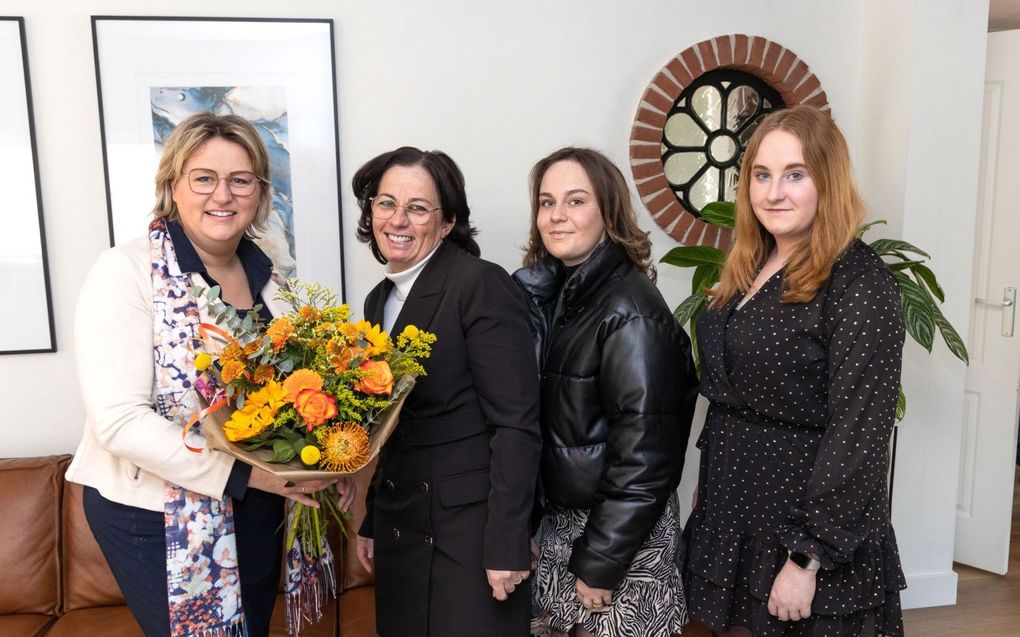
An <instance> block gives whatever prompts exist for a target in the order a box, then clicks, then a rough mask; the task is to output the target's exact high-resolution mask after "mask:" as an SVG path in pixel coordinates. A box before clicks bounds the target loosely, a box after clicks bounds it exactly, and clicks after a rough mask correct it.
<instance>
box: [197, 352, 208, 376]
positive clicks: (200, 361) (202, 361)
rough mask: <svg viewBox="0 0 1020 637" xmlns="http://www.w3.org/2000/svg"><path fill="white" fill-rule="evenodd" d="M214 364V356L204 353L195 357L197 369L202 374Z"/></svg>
mask: <svg viewBox="0 0 1020 637" xmlns="http://www.w3.org/2000/svg"><path fill="white" fill-rule="evenodd" d="M211 364H212V356H209V355H208V354H206V353H205V352H202V353H201V354H199V355H198V356H196V357H195V369H197V370H198V371H200V372H204V371H205V370H207V369H209V365H211Z"/></svg>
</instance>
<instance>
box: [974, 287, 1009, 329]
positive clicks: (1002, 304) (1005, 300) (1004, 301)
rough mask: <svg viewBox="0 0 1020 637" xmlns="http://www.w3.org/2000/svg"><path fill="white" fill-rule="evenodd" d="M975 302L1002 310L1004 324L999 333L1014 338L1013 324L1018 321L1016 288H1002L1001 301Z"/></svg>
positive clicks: (984, 300) (981, 300)
mask: <svg viewBox="0 0 1020 637" xmlns="http://www.w3.org/2000/svg"><path fill="white" fill-rule="evenodd" d="M974 302H975V303H977V304H978V305H984V306H986V307H997V308H1000V309H1002V324H1001V328H1000V330H999V331H1000V333H1001V334H1002V335H1003V336H1013V323H1014V322H1015V320H1016V288H1011V287H1005V288H1002V298H1001V299H974Z"/></svg>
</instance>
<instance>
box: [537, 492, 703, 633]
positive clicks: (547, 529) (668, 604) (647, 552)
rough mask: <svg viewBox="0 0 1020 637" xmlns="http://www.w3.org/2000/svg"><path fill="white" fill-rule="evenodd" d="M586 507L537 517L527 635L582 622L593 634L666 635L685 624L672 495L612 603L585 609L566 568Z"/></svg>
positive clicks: (676, 509) (676, 507) (565, 628)
mask: <svg viewBox="0 0 1020 637" xmlns="http://www.w3.org/2000/svg"><path fill="white" fill-rule="evenodd" d="M587 521H588V511H585V510H565V511H553V512H546V515H545V517H543V518H542V527H541V532H540V535H541V540H540V542H539V558H538V568H537V569H536V572H535V577H534V581H533V583H532V586H531V591H532V615H533V616H534V619H533V620H532V623H531V633H532V635H535V636H539V635H541V636H545V635H559V634H563V633H566V632H567V631H569V630H570V629H571V628H573V626H574V625H575V624H581V625H582V626H584V628H585V629H586V630H587V631H588V632H590V633H591V634H593V635H595V637H669V636H670V635H673V634H675V633H679V632H680V628H681V627H682V626H683V625H684V624H685V623H687V603H686V601H685V599H684V592H683V584H682V583H681V580H680V568H679V566H678V560H679V559H680V558H681V556H679V555H678V554H679V553H680V550H681V543H682V541H683V540H682V539H681V524H680V511H679V502H678V501H677V496H676V493H674V494H673V495H672V496H670V498H669V500H668V501H667V503H666V509H665V510H664V511H663V513H662V517H660V518H659V521H658V522H656V523H655V526H654V527H653V528H652V531H651V533H649V535H648V539H646V540H645V543H644V545H642V547H641V548H640V549H639V550H638V552H637V555H635V556H634V562H633V563H632V564H631V567H630V570H629V571H628V572H627V575H626V577H624V579H623V581H622V582H620V584H619V585H618V586H617V587H616V588H615V589H614V590H613V601H612V603H610V604H609V605H608V606H606V607H605V608H603V609H599V610H592V611H589V610H587V609H585V608H584V606H582V605H581V602H580V600H578V599H577V594H576V590H575V588H574V586H575V578H574V575H573V573H571V572H570V571H569V570H567V565H568V563H569V562H570V553H571V550H572V547H573V544H574V540H576V539H577V538H578V537H580V536H581V533H583V532H584V526H585V524H586V523H587Z"/></svg>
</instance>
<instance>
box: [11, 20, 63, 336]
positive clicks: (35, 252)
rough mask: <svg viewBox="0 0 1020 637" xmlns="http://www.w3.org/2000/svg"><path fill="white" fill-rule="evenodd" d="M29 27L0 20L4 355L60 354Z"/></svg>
mask: <svg viewBox="0 0 1020 637" xmlns="http://www.w3.org/2000/svg"><path fill="white" fill-rule="evenodd" d="M26 51H27V47H26V46H25V22H24V19H23V18H0V86H3V87H4V99H2V100H0V175H2V179H3V194H4V204H3V206H2V207H0V225H2V227H3V231H2V232H0V307H2V308H4V309H3V311H2V312H0V354H27V353H35V352H52V351H55V350H56V339H55V337H54V329H53V310H52V307H51V304H50V281H49V271H48V269H47V265H46V239H45V235H44V232H43V218H42V198H41V196H40V190H39V168H38V161H37V158H36V155H35V127H34V125H33V122H32V94H31V88H30V82H29V76H28V60H27V54H26Z"/></svg>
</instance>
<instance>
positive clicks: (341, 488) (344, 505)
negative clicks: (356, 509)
mask: <svg viewBox="0 0 1020 637" xmlns="http://www.w3.org/2000/svg"><path fill="white" fill-rule="evenodd" d="M336 492H337V494H338V495H339V497H337V499H336V505H337V506H338V507H339V508H340V510H341V511H350V510H351V505H353V504H354V498H356V497H358V483H357V482H355V481H354V476H341V477H340V478H339V479H338V480H337V481H336Z"/></svg>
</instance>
